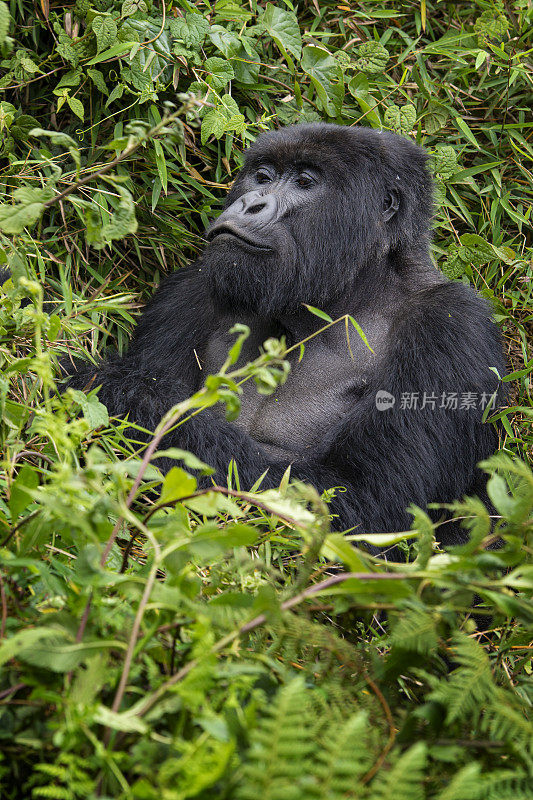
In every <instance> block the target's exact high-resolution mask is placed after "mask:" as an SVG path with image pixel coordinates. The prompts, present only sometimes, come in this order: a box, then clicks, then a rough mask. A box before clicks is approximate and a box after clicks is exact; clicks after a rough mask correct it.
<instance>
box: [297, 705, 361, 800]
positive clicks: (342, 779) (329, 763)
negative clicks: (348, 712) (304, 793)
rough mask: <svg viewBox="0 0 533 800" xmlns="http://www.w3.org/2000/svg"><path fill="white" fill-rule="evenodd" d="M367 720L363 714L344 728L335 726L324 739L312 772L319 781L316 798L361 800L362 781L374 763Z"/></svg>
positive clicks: (324, 799) (315, 792)
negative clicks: (359, 787)
mask: <svg viewBox="0 0 533 800" xmlns="http://www.w3.org/2000/svg"><path fill="white" fill-rule="evenodd" d="M367 740H368V717H367V714H366V713H365V712H364V711H359V712H358V713H357V714H354V715H353V716H351V717H350V718H349V719H348V720H347V721H346V722H345V723H344V724H343V725H340V726H339V725H335V724H332V725H330V726H329V728H328V730H327V732H326V735H325V737H324V746H323V748H322V749H320V750H319V752H318V753H317V756H316V761H314V763H312V764H310V765H309V766H310V770H311V772H312V774H313V775H314V776H315V778H316V788H315V789H314V791H313V792H312V796H313V797H317V798H321V800H349V799H350V798H356V797H360V796H361V795H360V789H359V791H358V788H357V787H358V786H360V785H359V780H358V779H359V778H360V777H361V776H362V775H364V773H365V772H367V770H368V769H369V768H370V766H371V763H372V757H371V753H370V751H369V748H368V741H367Z"/></svg>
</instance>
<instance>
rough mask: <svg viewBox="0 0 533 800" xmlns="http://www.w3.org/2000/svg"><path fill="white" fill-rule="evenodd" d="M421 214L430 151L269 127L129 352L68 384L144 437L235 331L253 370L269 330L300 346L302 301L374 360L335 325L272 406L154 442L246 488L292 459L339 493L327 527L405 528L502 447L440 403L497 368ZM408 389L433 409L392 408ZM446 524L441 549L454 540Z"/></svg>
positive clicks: (476, 484)
mask: <svg viewBox="0 0 533 800" xmlns="http://www.w3.org/2000/svg"><path fill="white" fill-rule="evenodd" d="M258 169H259V172H257V170H258ZM302 171H303V172H302ZM306 176H307V177H306ZM309 176H310V178H311V184H310V185H305V184H306V181H307V180H308V178H309ZM431 206H432V194H431V181H430V178H429V175H428V172H427V169H426V154H425V152H424V151H423V150H422V149H421V148H419V147H417V146H416V145H414V144H413V143H411V142H410V141H408V140H407V139H404V138H401V137H398V136H396V135H394V134H391V133H386V132H377V131H374V130H371V129H369V128H343V127H339V126H335V125H324V124H313V125H302V126H294V127H289V128H285V129H283V130H281V131H279V132H271V133H266V134H263V135H261V136H260V137H259V139H258V140H257V142H256V143H255V144H254V145H253V146H252V147H251V149H250V151H249V153H248V156H247V160H246V165H245V167H244V169H243V170H242V172H241V173H240V175H239V177H238V178H237V180H236V182H235V185H234V187H233V188H232V191H231V192H230V195H229V197H228V199H227V202H226V206H225V211H224V212H223V214H222V215H221V217H219V219H218V220H217V221H215V223H214V224H213V226H212V227H211V229H210V231H209V232H208V238H210V243H209V245H208V246H207V248H206V250H205V252H204V254H203V255H202V257H201V258H200V259H199V261H198V262H196V263H195V264H192V265H191V266H189V267H187V268H186V269H184V270H180V271H179V272H178V273H175V274H173V275H171V276H170V277H169V278H168V279H167V280H165V281H164V283H163V284H162V285H161V287H160V288H159V289H158V291H157V292H156V294H155V296H154V298H153V299H152V301H151V302H150V303H149V305H148V306H147V308H146V310H145V311H144V313H143V315H142V317H141V319H140V322H139V325H138V327H137V329H136V331H135V334H134V337H133V340H132V342H131V345H130V348H129V351H128V353H127V354H126V355H125V356H123V357H122V358H114V359H111V360H108V361H107V362H105V363H103V364H102V365H101V366H100V368H99V369H98V371H97V373H96V376H95V377H94V374H95V370H94V368H92V367H90V366H88V367H87V368H85V367H84V368H83V369H81V370H80V371H79V372H78V373H76V374H75V375H74V376H73V377H72V378H71V380H70V385H75V386H77V387H79V388H82V387H84V386H85V385H86V384H87V383H88V381H89V379H90V378H91V377H94V381H93V385H97V384H101V389H100V392H99V397H100V399H101V400H102V402H104V403H105V404H106V405H107V406H108V408H109V410H110V412H111V413H113V414H115V415H118V416H122V415H126V414H129V418H130V419H131V420H134V421H135V422H137V423H139V424H140V425H142V426H144V427H145V428H148V429H150V430H153V429H154V428H155V427H156V425H157V423H158V422H159V421H160V419H161V417H162V415H163V414H164V413H165V412H166V411H167V410H168V409H169V408H170V407H171V406H172V405H173V404H175V403H176V402H178V401H179V400H182V399H183V398H185V397H187V396H189V395H190V394H191V393H192V392H193V391H194V390H196V389H197V388H199V386H200V385H202V383H203V380H204V378H205V375H206V374H208V373H209V372H213V371H216V369H217V368H218V367H219V366H220V365H221V363H222V361H223V358H224V354H225V352H226V350H227V347H228V345H229V343H230V341H231V337H230V338H228V336H227V331H228V329H229V328H230V327H231V325H232V323H233V322H235V321H242V322H245V323H247V324H249V325H250V327H251V328H252V330H253V335H252V336H251V338H250V340H248V342H247V344H246V346H245V349H244V352H243V359H244V360H249V359H252V358H254V357H255V355H257V348H258V347H259V345H260V344H261V342H262V341H264V340H265V339H266V338H268V337H269V336H280V335H284V336H286V337H287V339H288V341H289V343H293V342H297V341H299V340H300V339H302V338H304V337H305V336H307V335H309V333H311V332H313V331H314V330H316V329H317V328H318V327H320V326H321V325H322V324H323V323H321V322H320V320H318V319H316V317H313V316H311V315H310V313H309V312H308V311H307V310H306V309H305V308H303V306H302V303H308V304H310V305H313V306H318V307H319V308H321V309H322V310H324V311H326V312H328V313H329V314H330V315H331V316H332V317H337V316H340V315H342V314H345V313H349V314H352V315H353V316H354V317H355V319H356V320H357V321H358V322H359V323H360V324H361V326H362V328H363V330H364V331H365V333H366V334H367V336H368V338H369V341H370V344H371V345H372V347H373V349H374V351H375V352H374V354H372V353H370V351H369V350H368V349H367V348H366V347H365V346H364V344H363V343H362V342H361V341H360V340H359V337H358V336H357V335H356V334H353V335H352V337H351V342H352V349H353V350H354V356H355V360H354V361H352V360H351V358H350V355H349V353H348V348H347V346H346V339H345V334H344V329H342V330H341V329H340V327H339V326H337V328H334V329H331V330H330V331H328V332H327V334H325V335H322V334H321V335H320V336H318V337H316V338H315V339H313V340H312V341H311V342H309V343H308V344H307V346H306V352H305V355H304V358H303V361H302V363H301V364H298V362H297V358H295V359H294V361H293V372H292V373H291V375H290V376H289V379H288V381H287V383H286V385H285V386H284V387H282V389H280V391H278V392H276V393H275V396H273V397H270V398H268V397H267V398H264V397H259V396H257V395H256V394H255V393H254V392H253V391H249V390H247V391H245V394H244V397H243V411H242V414H241V417H240V418H239V420H237V422H236V423H234V424H232V423H228V422H226V421H225V420H224V418H223V416H222V415H221V413H219V411H218V410H217V409H216V408H215V409H210V410H208V411H205V412H202V414H201V415H199V416H197V417H195V418H194V419H192V420H191V421H189V422H188V423H187V424H186V425H184V426H182V427H181V428H180V429H179V430H178V431H177V432H176V433H172V434H170V435H169V436H168V437H167V440H166V441H165V443H164V444H165V446H171V445H174V446H179V447H181V448H184V449H187V450H190V451H192V452H194V453H195V454H197V455H198V456H199V457H200V458H202V459H203V460H205V461H207V462H208V463H210V464H211V465H213V466H214V467H215V468H216V478H217V480H219V481H223V480H224V476H225V474H226V471H227V465H228V462H229V461H230V459H231V458H234V459H235V460H236V462H237V465H238V469H239V475H240V479H241V485H242V487H245V488H246V487H249V486H250V485H251V484H252V483H253V482H254V481H255V480H256V478H257V477H258V476H259V475H260V474H261V473H262V472H263V471H264V470H265V469H266V467H269V473H268V478H267V484H268V485H275V484H276V483H277V482H279V480H280V477H281V475H282V474H283V471H284V470H285V468H286V467H287V465H288V464H289V463H292V465H293V466H292V475H293V476H295V477H298V478H301V479H303V480H305V481H309V482H311V483H313V484H315V485H316V486H317V487H318V488H319V489H324V488H328V487H331V486H344V487H346V491H345V492H339V493H338V495H337V498H336V499H335V501H334V503H333V509H332V510H333V511H334V512H335V513H336V514H338V515H339V518H338V521H337V523H336V527H338V528H346V527H351V526H355V525H357V526H359V530H360V531H366V532H369V531H395V530H402V529H406V528H408V527H409V525H410V515H409V514H408V513H407V512H406V507H407V506H408V505H409V504H410V503H412V502H414V503H417V504H418V505H421V506H425V505H426V504H427V503H428V502H431V501H442V502H446V501H451V500H453V499H455V498H457V497H460V496H461V495H463V494H464V493H467V492H471V491H478V492H479V491H482V490H483V480H482V478H481V475H480V473H479V471H478V470H477V469H476V463H477V462H478V461H480V460H481V459H483V458H485V457H487V456H488V455H489V454H490V453H491V452H493V450H494V449H495V447H496V444H497V440H496V435H495V432H494V429H493V428H492V427H491V426H490V425H483V424H481V415H482V409H480V408H479V407H478V408H476V409H470V410H466V409H464V410H459V409H458V410H453V411H452V410H446V409H443V408H439V404H440V400H441V395H442V393H443V392H446V393H449V392H457V393H458V394H459V397H461V394H462V393H466V392H473V393H476V396H477V397H478V398H479V396H481V394H482V393H485V394H492V393H493V392H494V391H495V390H496V389H497V384H498V381H497V378H496V376H495V375H494V373H493V372H492V371H491V370H490V367H497V369H498V370H499V372H500V374H503V371H504V365H503V360H502V349H501V343H500V339H499V335H498V332H497V329H496V327H495V326H494V325H493V324H492V322H491V321H490V319H489V309H488V308H487V306H486V304H485V302H484V301H483V300H482V299H481V298H480V297H479V296H478V295H477V294H476V293H475V292H474V291H472V290H471V289H469V288H468V287H466V286H464V285H462V284H459V283H451V282H449V281H447V280H446V279H445V278H444V277H443V276H442V275H440V274H439V273H437V272H436V270H435V269H434V267H433V266H432V263H431V259H430V255H429V240H430V219H431ZM235 232H236V233H238V235H239V236H242V237H243V239H238V238H236V237H235V236H234V235H232V234H233V233H235ZM354 339H355V341H354ZM197 357H198V358H199V359H200V362H201V363H202V366H203V369H202V370H200V369H199V367H198V360H197ZM379 390H385V391H388V392H390V393H391V394H392V395H394V396H395V398H396V403H395V405H394V407H393V408H390V409H389V410H387V411H379V410H378V409H377V408H376V401H375V397H376V392H377V391H379ZM411 392H418V393H419V397H420V402H421V401H422V397H423V393H424V392H426V394H427V395H429V394H430V393H432V394H434V395H436V396H437V398H438V402H437V404H436V408H435V409H432V408H430V407H426V408H425V409H424V410H416V411H415V410H411V411H409V410H402V409H401V408H400V396H401V394H402V393H411ZM443 531H444V533H443V540H444V541H450V540H451V539H452V538H453V536H454V535H456V534H455V533H453V532H452V530H451V526H449V525H445V526H443Z"/></svg>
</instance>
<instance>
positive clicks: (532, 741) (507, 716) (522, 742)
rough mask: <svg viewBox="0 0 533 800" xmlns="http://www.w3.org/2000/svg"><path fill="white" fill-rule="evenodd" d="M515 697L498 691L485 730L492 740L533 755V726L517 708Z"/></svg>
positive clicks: (500, 690) (486, 719)
mask: <svg viewBox="0 0 533 800" xmlns="http://www.w3.org/2000/svg"><path fill="white" fill-rule="evenodd" d="M513 699H514V697H513V695H512V694H511V693H510V692H506V691H503V690H502V689H499V690H496V694H495V696H494V697H493V698H492V703H491V704H490V706H489V708H488V709H487V710H486V713H485V715H484V719H483V729H484V730H486V731H488V733H489V735H490V737H491V738H492V739H496V740H501V741H504V742H507V743H509V744H510V745H511V746H512V747H513V748H514V749H516V748H519V749H520V750H522V751H523V752H524V753H527V754H529V755H530V756H531V755H532V754H533V726H532V724H531V720H529V719H527V718H526V716H525V715H524V713H522V712H521V711H520V710H519V709H518V708H517V707H516V706H514V705H512V702H513Z"/></svg>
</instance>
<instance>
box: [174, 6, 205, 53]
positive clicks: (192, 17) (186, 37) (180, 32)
mask: <svg viewBox="0 0 533 800" xmlns="http://www.w3.org/2000/svg"><path fill="white" fill-rule="evenodd" d="M208 32H209V23H208V21H207V20H206V19H205V17H203V16H202V15H201V14H195V13H192V12H189V13H188V14H187V15H186V17H185V19H183V18H180V19H173V20H171V22H170V33H171V35H172V36H175V37H176V39H179V40H180V41H182V42H183V44H184V45H185V46H186V47H187V48H191V49H193V50H199V49H200V47H201V45H202V43H203V41H204V39H205V37H206V36H207V34H208Z"/></svg>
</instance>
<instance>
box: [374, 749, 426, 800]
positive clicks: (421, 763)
mask: <svg viewBox="0 0 533 800" xmlns="http://www.w3.org/2000/svg"><path fill="white" fill-rule="evenodd" d="M426 754H427V748H426V745H425V744H424V743H423V742H418V743H417V744H415V745H413V747H411V748H409V750H407V752H406V753H404V754H403V755H401V756H400V758H399V759H398V760H397V761H396V763H395V764H394V765H393V767H392V769H391V770H390V772H388V773H387V774H384V773H381V772H380V774H379V777H378V778H377V780H376V781H375V782H374V783H375V785H374V784H372V792H371V794H370V797H369V800H390V799H391V798H392V797H395V798H398V800H424V787H423V781H424V767H425V764H426Z"/></svg>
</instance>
